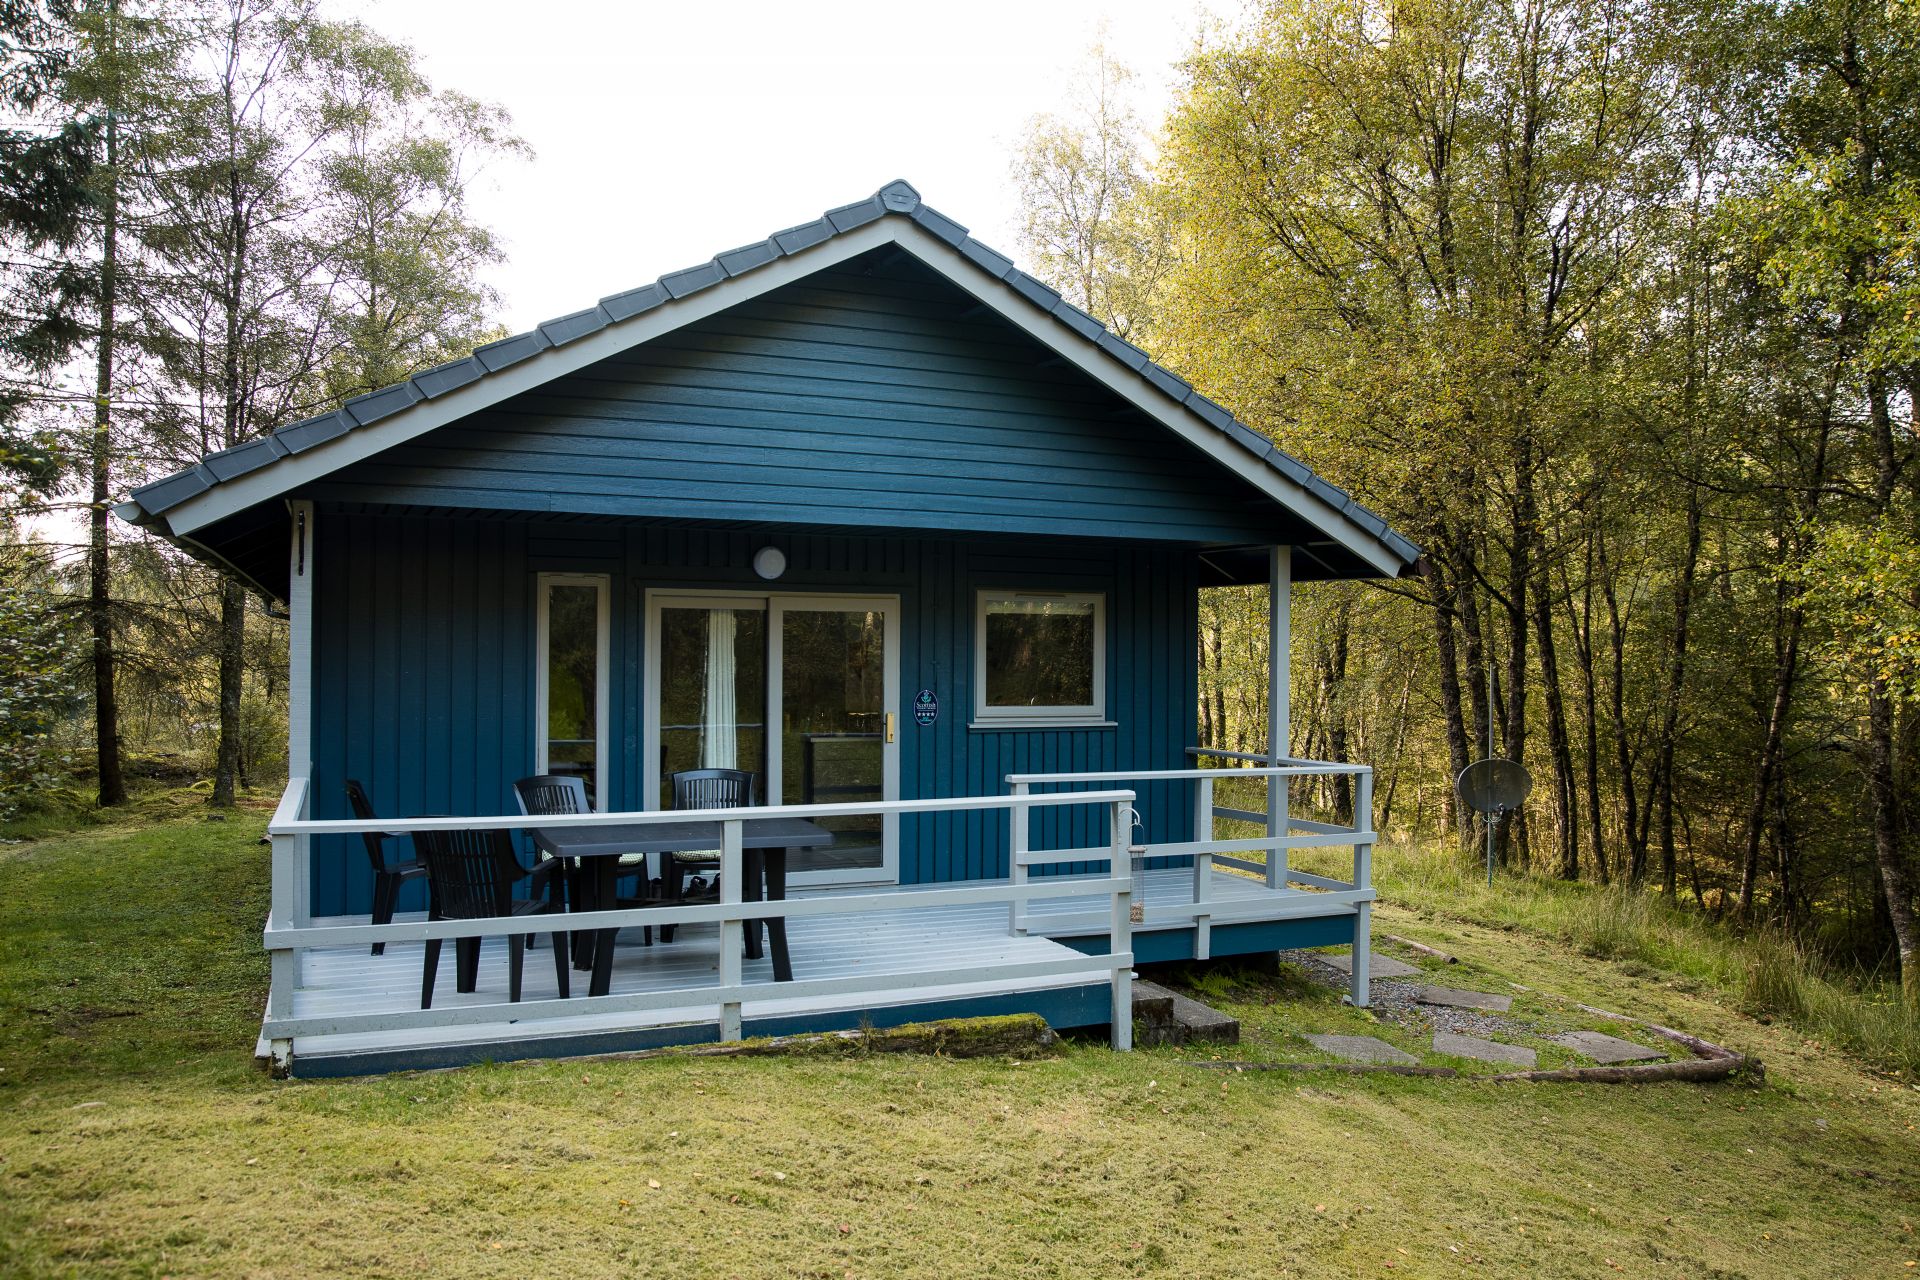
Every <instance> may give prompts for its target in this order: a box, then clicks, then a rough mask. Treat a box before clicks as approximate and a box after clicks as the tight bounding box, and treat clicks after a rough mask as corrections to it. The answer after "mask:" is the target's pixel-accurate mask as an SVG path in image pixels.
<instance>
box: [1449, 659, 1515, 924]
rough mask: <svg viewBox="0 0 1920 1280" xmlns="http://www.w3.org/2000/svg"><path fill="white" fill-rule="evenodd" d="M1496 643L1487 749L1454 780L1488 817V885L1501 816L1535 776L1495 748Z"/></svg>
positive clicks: (1490, 676) (1465, 800) (1467, 801)
mask: <svg viewBox="0 0 1920 1280" xmlns="http://www.w3.org/2000/svg"><path fill="white" fill-rule="evenodd" d="M1493 701H1494V689H1493V646H1492V645H1491V644H1489V645H1488V646H1487V751H1488V752H1489V754H1488V756H1487V758H1486V759H1485V760H1476V761H1474V762H1473V763H1472V764H1470V765H1468V766H1467V767H1466V768H1464V769H1462V770H1461V771H1460V776H1459V777H1458V778H1455V779H1454V782H1453V786H1454V790H1455V791H1456V792H1458V793H1459V795H1460V800H1461V803H1463V804H1465V805H1466V806H1467V808H1469V809H1471V810H1473V811H1474V812H1475V813H1482V814H1485V815H1486V816H1487V886H1488V887H1489V888H1491V887H1492V886H1493V833H1494V828H1495V827H1496V825H1497V824H1498V823H1499V821H1500V819H1501V817H1502V816H1503V815H1505V814H1509V813H1512V812H1514V811H1515V810H1517V809H1519V807H1520V806H1521V805H1522V804H1524V803H1526V799H1527V796H1528V795H1529V794H1530V793H1531V792H1532V791H1533V775H1532V774H1530V773H1528V772H1527V767H1526V766H1525V765H1523V764H1521V763H1520V762H1519V761H1518V760H1505V759H1502V758H1501V757H1499V756H1496V755H1493V754H1491V752H1492V751H1493Z"/></svg>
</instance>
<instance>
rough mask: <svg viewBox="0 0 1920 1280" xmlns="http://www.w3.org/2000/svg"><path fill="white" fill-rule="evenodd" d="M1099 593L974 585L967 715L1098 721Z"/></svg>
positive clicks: (1101, 711) (1101, 683) (1102, 690)
mask: <svg viewBox="0 0 1920 1280" xmlns="http://www.w3.org/2000/svg"><path fill="white" fill-rule="evenodd" d="M1106 611H1107V598H1106V597H1105V596H1103V595H1097V594H1087V593H1079V594H1076V593H1069V592H1059V591H982V592H981V593H980V596H979V611H978V615H979V616H978V625H977V627H976V629H975V633H974V651H975V652H974V687H975V690H976V692H975V695H974V702H975V705H974V714H975V716H976V718H978V719H979V720H982V721H990V722H992V723H995V724H1048V725H1061V724H1083V725H1084V724H1099V723H1103V722H1104V720H1105V717H1106V710H1107V690H1106V683H1107V627H1106Z"/></svg>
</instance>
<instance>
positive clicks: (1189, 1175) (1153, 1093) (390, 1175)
mask: <svg viewBox="0 0 1920 1280" xmlns="http://www.w3.org/2000/svg"><path fill="white" fill-rule="evenodd" d="M263 821H264V818H263V816H262V815H258V814H243V815H237V816H234V817H231V818H229V819H228V820H227V821H225V822H211V821H207V820H206V819H205V818H204V816H202V815H200V814H199V813H198V812H197V811H196V810H193V809H190V808H188V807H186V806H185V805H184V804H183V805H182V806H181V807H180V808H179V809H178V810H177V811H176V812H174V813H172V814H166V813H154V812H148V813H145V814H143V815H142V817H141V819H140V820H139V821H138V822H136V823H129V824H127V825H124V826H103V827H96V828H92V829H89V830H86V831H84V832H80V833H75V834H70V835H49V836H44V837H42V838H39V839H35V840H30V841H25V842H21V843H16V844H7V845H0V1275H4V1276H9V1277H11V1276H67V1275H71V1276H87V1277H94V1276H165V1275H172V1276H245V1277H266V1276H282V1277H308V1276H333V1275H341V1276H414V1275H455V1276H462V1277H469V1276H476V1277H477V1276H528V1275H572V1276H601V1275H627V1274H633V1275H671V1276H706V1275H713V1276H760V1275H799V1276H823V1277H844V1276H861V1277H866V1276H875V1277H892V1276H940V1277H951V1276H974V1275H994V1276H1075V1277H1080V1276H1103V1275H1117V1276H1133V1275H1167V1276H1175V1275H1199V1276H1243V1275H1244V1276H1263V1277H1265V1276H1282V1275H1297V1276H1321V1275H1325V1276H1374V1275H1385V1274H1388V1273H1391V1274H1393V1275H1396V1276H1400V1275H1405V1276H1450V1275H1510V1274H1518V1273H1520V1272H1523V1271H1524V1272H1527V1273H1528V1274H1532V1275H1540V1276H1595V1275H1611V1274H1620V1275H1627V1276H1653V1275H1661V1276H1689V1277H1692V1276H1755V1277H1759V1276H1808V1275H1830V1276H1875V1275H1884V1276H1899V1275H1912V1274H1914V1273H1915V1271H1916V1270H1920V1268H1916V1267H1915V1261H1916V1260H1920V1238H1916V1235H1915V1232H1916V1229H1917V1228H1920V1133H1917V1131H1916V1129H1915V1127H1914V1126H1915V1124H1916V1122H1920V1092H1915V1091H1914V1089H1913V1087H1912V1086H1911V1085H1908V1084H1905V1083H1903V1082H1901V1081H1899V1080H1897V1079H1895V1078H1893V1077H1890V1076H1885V1075H1881V1074H1877V1073H1875V1072H1873V1071H1870V1070H1868V1069H1867V1068H1865V1067H1863V1066H1862V1065H1860V1064H1859V1063H1858V1062H1856V1061H1853V1060H1850V1059H1848V1058H1846V1057H1844V1056H1842V1055H1840V1054H1838V1053H1836V1052H1834V1051H1832V1050H1829V1049H1825V1048H1822V1047H1820V1046H1818V1045H1815V1044H1812V1043H1810V1042H1808V1041H1807V1040H1805V1039H1803V1038H1802V1036H1801V1035H1800V1034H1798V1033H1795V1032H1793V1031H1791V1030H1789V1029H1788V1028H1787V1027H1786V1026H1785V1025H1784V1024H1779V1025H1772V1026H1768V1025H1762V1024H1760V1023H1758V1022H1755V1021H1753V1020H1751V1019H1749V1018H1747V1017H1745V1016H1743V1015H1740V1014H1738V1013H1735V1012H1732V1011H1730V1010H1729V1009H1728V1008H1726V1007H1725V1006H1723V1005H1722V1004H1720V1003H1717V1002H1716V1001H1715V1000H1714V999H1712V998H1711V997H1710V996H1708V995H1705V994H1702V991H1703V988H1702V987H1701V984H1699V983H1697V982H1694V981H1692V980H1690V979H1687V978H1685V977H1682V976H1674V975H1669V974H1663V973H1662V972H1661V971H1659V970H1658V969H1655V968H1652V967H1650V966H1648V965H1647V964H1645V963H1644V962H1641V961H1635V962H1632V963H1627V964H1620V963H1615V962H1612V961H1605V960H1596V959H1591V958H1588V957H1585V956H1582V955H1578V954H1576V953H1574V952H1572V951H1571V950H1568V949H1566V948H1564V947H1563V946H1562V945H1560V944H1558V943H1552V942H1548V941H1546V940H1544V939H1543V938H1542V937H1541V936H1540V935H1538V934H1535V933H1529V932H1525V931H1522V930H1518V929H1513V928H1511V927H1505V928H1501V927H1491V926H1488V925H1485V924H1481V923H1476V922H1474V921H1472V920H1468V919H1462V918H1460V917H1459V916H1458V915H1450V916H1448V917H1445V918H1427V917H1422V916H1420V915H1417V914H1415V913H1413V912H1412V911H1410V910H1405V909H1396V908H1394V907H1392V906H1385V907H1383V908H1382V909H1381V910H1380V911H1379V912H1378V913H1377V915H1376V921H1377V922H1378V925H1379V927H1380V928H1381V929H1383V930H1385V931H1390V932H1396V933H1412V934H1416V935H1418V936H1421V937H1423V938H1426V939H1428V940H1430V941H1435V942H1439V943H1441V944H1442V945H1446V946H1448V947H1449V948H1450V949H1452V950H1455V951H1456V952H1457V953H1458V954H1460V955H1461V956H1462V958H1463V960H1465V961H1467V963H1465V964H1462V965H1459V966H1454V967H1452V968H1450V969H1449V970H1448V971H1447V977H1446V981H1448V982H1449V984H1451V985H1474V986H1479V987H1481V988H1483V989H1486V990H1510V989H1511V988H1509V987H1507V986H1505V985H1504V984H1507V983H1520V984H1523V985H1525V986H1527V987H1529V988H1533V989H1534V990H1535V991H1551V992H1557V993H1559V994H1561V995H1564V996H1568V997H1572V998H1574V999H1580V1000H1586V1001H1589V1002H1592V1003H1596V1004H1601V1005H1604V1006H1607V1007H1611V1008H1617V1009H1621V1010H1622V1011H1624V1012H1627V1013H1632V1014H1635V1015H1638V1016H1644V1017H1652V1018H1654V1019H1655V1020H1657V1021H1661V1022H1664V1023H1666V1024H1668V1025H1672V1026H1678V1027H1681V1028H1684V1029H1688V1030H1692V1031H1695V1032H1696V1033H1698V1034H1702V1035H1705V1036H1706V1037H1708V1038H1709V1039H1713V1040H1716V1041H1719V1042H1720V1043H1724V1044H1729V1045H1732V1046H1735V1047H1737V1048H1741V1049H1744V1050H1748V1051H1750V1052H1753V1053H1755V1054H1757V1055H1759V1056H1760V1057H1761V1058H1763V1059H1764V1060H1765V1062H1766V1065H1767V1083H1766V1084H1765V1086H1764V1087H1754V1086H1752V1085H1722V1086H1704V1087H1703V1086H1692V1085H1680V1084H1675V1085H1654V1086H1638V1087H1613V1088H1608V1087H1602V1086H1567V1085H1491V1084H1486V1083H1478V1082H1474V1081H1470V1080H1466V1081H1462V1080H1452V1081H1449V1080H1431V1079H1404V1078H1373V1077H1369V1078H1356V1077H1342V1076H1331V1075H1329V1076H1317V1075H1316V1076H1303V1075H1294V1074H1283V1073H1268V1074H1260V1073H1252V1072H1248V1073H1244V1074H1225V1075H1223V1074H1222V1073H1219V1072H1216V1071H1211V1070H1201V1069H1198V1068H1196V1067H1194V1066H1193V1065H1191V1064H1192V1063H1193V1062H1194V1061H1195V1060H1198V1059H1206V1058H1209V1057H1211V1056H1212V1055H1211V1053H1209V1052H1208V1051H1205V1050H1198V1049H1186V1050H1174V1049H1149V1050H1142V1051H1139V1052H1136V1053H1133V1054H1130V1055H1119V1054H1113V1053H1110V1052H1108V1051H1107V1050H1106V1049H1105V1048H1103V1047H1099V1046H1094V1045H1069V1046H1067V1047H1066V1048H1065V1050H1064V1051H1063V1052H1062V1053H1061V1054H1060V1055H1059V1056H1057V1057H1053V1058H1048V1059H1042V1060H1039V1061H1033V1062H1025V1063H1020V1062H1014V1061H1008V1060H991V1059H989V1060H973V1061H946V1060H937V1059H928V1058H919V1057H905V1056H875V1057H870V1058H855V1059H847V1060H829V1059H821V1058H796V1059H777V1058H766V1059H737V1060H712V1059H708V1060H694V1059H673V1058H665V1059H653V1060H646V1061H574V1062H565V1063H534V1064H518V1065H507V1066H484V1067H477V1068H470V1069H465V1070H459V1071H450V1072H440V1073H428V1074H416V1075H398V1076H389V1077H383V1078H378V1079H370V1080H351V1081H325V1082H300V1081H293V1082H285V1083H274V1082H271V1081H269V1080H267V1079H266V1078H265V1076H264V1075H262V1074H260V1073H258V1072H256V1071H255V1070H254V1069H253V1067H252V1063H251V1054H252V1049H253V1043H254V1036H255V1034H256V1032H257V1030H258V1019H259V1015H260V1010H261V1007H262V1004H263V1002H264V998H265V984H266V958H265V956H264V955H263V954H262V953H261V952H260V951H259V939H258V930H259V926H260V923H261V920H262V918H263V916H264V914H265V906H266V879H267V851H266V850H265V848H264V847H262V846H260V845H258V844H257V838H258V835H259V831H260V827H261V825H262V822H263ZM1206 986H1207V989H1208V996H1209V998H1210V999H1215V1000H1216V1001H1217V1002H1218V1003H1222V1004H1224V1006H1225V1007H1227V1008H1229V1009H1230V1010H1231V1011H1233V1012H1235V1013H1236V1014H1238V1015H1239V1016H1240V1017H1242V1019H1243V1020H1244V1023H1245V1027H1246V1043H1245V1044H1243V1045H1242V1046H1240V1047H1238V1048H1236V1049H1234V1050H1232V1056H1238V1057H1245V1058H1252V1059H1284V1060H1292V1061H1298V1060H1302V1059H1304V1058H1306V1057H1307V1056H1309V1055H1308V1054H1307V1051H1306V1050H1305V1048H1304V1046H1303V1045H1302V1043H1301V1042H1300V1041H1299V1040H1298V1038H1297V1037H1298V1034H1299V1032H1301V1031H1303V1030H1354V1029H1360V1030H1365V1031H1368V1032H1370V1033H1374V1034H1381V1035H1384V1036H1386V1037H1387V1038H1389V1039H1392V1038H1394V1037H1395V1036H1396V1035H1398V1034H1399V1033H1398V1032H1397V1031H1395V1030H1394V1029H1393V1028H1388V1027H1383V1026H1374V1025H1372V1024H1371V1023H1370V1022H1369V1020H1368V1018H1367V1015H1365V1014H1364V1013H1361V1012H1358V1011H1354V1010H1348V1009H1343V1008H1342V1007H1340V1005H1339V1004H1338V1003H1337V1002H1336V1001H1335V1000H1333V999H1332V998H1331V997H1330V996H1327V995H1325V994H1322V993H1320V992H1318V991H1316V990H1312V989H1310V988H1307V987H1305V986H1303V985H1302V984H1300V983H1298V982H1296V981H1289V980H1288V979H1287V978H1286V977H1285V976H1284V975H1283V976H1282V977H1281V978H1279V979H1275V978H1272V977H1270V976H1269V977H1258V976H1254V975H1243V976H1242V977H1240V978H1238V979H1235V978H1231V977H1216V978H1213V979H1210V980H1209V981H1208V982H1207V983H1206ZM1416 1047H1417V1046H1416Z"/></svg>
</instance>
